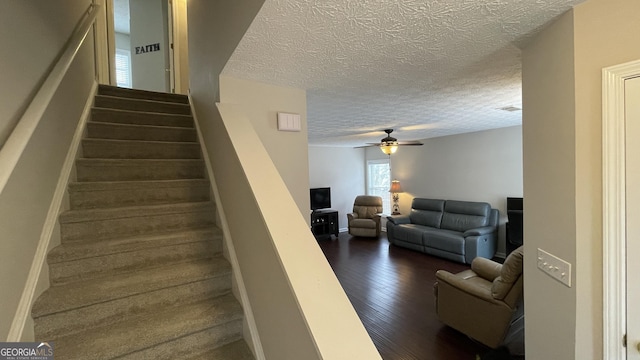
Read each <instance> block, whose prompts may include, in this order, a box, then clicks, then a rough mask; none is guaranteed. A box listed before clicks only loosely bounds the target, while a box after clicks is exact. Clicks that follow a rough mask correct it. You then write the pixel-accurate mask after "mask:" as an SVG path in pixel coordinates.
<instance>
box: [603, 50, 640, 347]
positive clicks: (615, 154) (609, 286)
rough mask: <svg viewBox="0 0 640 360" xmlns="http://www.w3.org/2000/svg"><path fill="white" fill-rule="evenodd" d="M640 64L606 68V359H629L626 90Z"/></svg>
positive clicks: (635, 62) (604, 194) (604, 344)
mask: <svg viewBox="0 0 640 360" xmlns="http://www.w3.org/2000/svg"><path fill="white" fill-rule="evenodd" d="M638 76H640V60H638V61H632V62H628V63H624V64H620V65H615V66H611V67H607V68H604V69H602V255H603V259H602V260H603V262H602V265H603V274H602V276H603V306H602V308H603V309H602V310H603V314H602V316H603V317H602V320H603V322H602V324H603V326H602V336H603V339H602V340H603V341H602V350H603V359H605V360H608V359H610V360H614V359H616V360H617V359H626V357H627V355H626V348H625V347H624V346H623V342H622V341H623V340H622V339H623V337H624V335H625V334H626V332H627V324H626V321H627V310H626V285H627V278H626V273H627V270H626V266H627V265H626V191H625V186H626V179H625V166H626V165H625V164H626V158H625V145H626V144H625V97H624V96H625V88H624V86H625V85H624V84H625V81H626V80H627V79H631V78H634V77H638Z"/></svg>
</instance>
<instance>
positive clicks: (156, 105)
mask: <svg viewBox="0 0 640 360" xmlns="http://www.w3.org/2000/svg"><path fill="white" fill-rule="evenodd" d="M93 104H94V106H95V107H101V108H110V109H121V110H132V111H142V112H151V113H162V114H181V115H190V114H191V107H190V106H189V104H180V103H174V102H165V101H155V100H146V99H129V98H123V97H117V96H107V95H96V97H95V100H94V103H93Z"/></svg>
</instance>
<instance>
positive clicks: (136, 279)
mask: <svg viewBox="0 0 640 360" xmlns="http://www.w3.org/2000/svg"><path fill="white" fill-rule="evenodd" d="M230 271H231V265H229V262H228V261H227V260H225V259H224V258H223V257H222V256H215V257H212V258H207V259H198V260H193V261H187V262H182V263H177V264H169V265H166V266H158V267H148V268H144V269H139V270H137V271H131V272H114V273H117V275H119V276H114V275H116V274H105V275H104V276H103V277H101V278H96V279H91V280H86V281H77V282H73V283H68V284H63V285H58V286H52V287H50V288H48V289H47V290H45V291H44V293H42V295H41V296H40V297H39V298H38V299H37V300H36V301H35V303H34V305H33V308H32V310H31V314H32V316H33V317H34V319H35V318H38V317H40V316H45V315H50V314H55V313H59V312H63V311H69V310H72V309H77V308H83V307H87V306H90V305H94V304H100V303H106V302H108V301H113V300H116V299H121V298H127V297H131V296H134V295H137V294H143V293H148V292H152V291H156V290H159V289H164V288H171V287H174V286H178V285H181V284H185V283H192V282H195V281H201V280H205V279H213V278H216V277H221V276H226V275H228V274H230Z"/></svg>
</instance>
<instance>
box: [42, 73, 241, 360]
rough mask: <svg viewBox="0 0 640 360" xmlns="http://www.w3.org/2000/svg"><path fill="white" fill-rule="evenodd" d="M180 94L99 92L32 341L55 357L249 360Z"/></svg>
mask: <svg viewBox="0 0 640 360" xmlns="http://www.w3.org/2000/svg"><path fill="white" fill-rule="evenodd" d="M190 114H191V111H190V107H189V103H188V99H187V97H185V96H182V95H175V94H163V93H154V92H148V91H140V90H130V89H120V88H115V87H110V86H102V85H101V86H100V87H99V90H98V95H96V98H95V102H94V108H93V109H92V115H91V119H90V121H89V122H88V123H87V132H86V138H84V139H83V140H82V150H81V151H82V157H81V158H80V159H78V160H77V161H76V178H77V181H76V182H72V183H70V184H69V188H68V193H69V200H70V210H69V211H66V212H64V213H62V214H61V215H60V219H59V220H60V231H61V245H60V246H58V247H56V248H54V249H53V250H52V251H51V252H50V253H49V254H48V258H47V261H48V264H49V276H50V283H51V287H50V288H49V289H47V290H46V291H45V292H44V293H43V294H42V295H41V296H40V297H39V298H38V299H37V300H36V302H35V303H34V305H33V308H32V316H33V318H34V326H35V338H36V340H38V341H53V342H54V343H55V344H54V350H55V357H56V359H116V358H117V359H234V360H235V359H253V356H252V355H251V352H250V351H249V349H248V347H247V345H246V344H245V342H244V340H243V339H242V322H243V313H242V308H241V307H240V304H239V303H238V302H237V301H236V299H235V298H234V297H233V295H232V294H231V266H230V265H229V263H228V262H227V261H226V260H225V259H224V258H223V256H222V235H221V232H220V230H219V229H218V228H217V227H216V226H215V224H214V219H215V215H216V213H215V211H216V207H215V204H214V202H213V201H211V197H210V190H209V189H210V185H209V181H208V180H207V179H206V176H205V164H204V162H203V160H202V156H201V150H200V145H199V144H198V137H197V134H196V130H195V128H194V123H193V118H192V117H191V115H190Z"/></svg>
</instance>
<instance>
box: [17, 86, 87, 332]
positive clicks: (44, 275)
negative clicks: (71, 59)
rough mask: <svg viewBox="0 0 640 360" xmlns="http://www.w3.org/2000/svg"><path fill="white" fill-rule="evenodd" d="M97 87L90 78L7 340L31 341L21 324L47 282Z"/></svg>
mask: <svg viewBox="0 0 640 360" xmlns="http://www.w3.org/2000/svg"><path fill="white" fill-rule="evenodd" d="M97 89H98V83H97V82H95V81H94V83H93V86H92V88H91V91H90V93H89V97H88V98H87V101H86V103H85V106H84V109H83V111H82V115H81V116H80V121H79V122H78V126H77V127H76V131H75V133H74V135H73V139H72V140H71V145H70V146H69V150H68V151H67V157H66V158H65V160H64V163H63V165H62V171H60V177H59V178H58V183H57V185H56V189H55V191H54V193H53V199H52V200H51V204H50V205H49V211H48V212H47V217H46V219H45V222H44V225H43V227H42V232H41V233H40V240H39V241H38V246H37V247H36V252H35V255H34V257H33V262H32V263H31V269H29V275H28V276H27V281H26V283H25V286H24V289H23V291H22V296H21V297H20V302H19V303H18V308H17V310H16V314H15V315H14V317H13V321H12V322H11V327H10V328H9V335H8V336H7V341H8V342H16V341H23V340H33V339H23V335H24V329H25V325H26V324H27V322H28V321H29V320H30V319H31V307H32V305H33V301H34V299H35V298H36V296H38V295H39V294H37V289H44V288H47V287H48V285H49V278H48V274H49V270H48V266H46V258H47V253H48V252H49V249H50V247H52V246H53V245H57V244H52V242H51V238H52V236H53V234H54V229H55V228H56V224H57V222H58V215H59V214H60V209H61V206H62V200H63V199H64V196H65V194H66V190H67V186H68V184H69V177H70V175H71V170H72V169H73V165H74V164H75V160H76V154H77V153H78V147H79V146H80V141H81V140H82V135H83V133H84V128H85V124H86V122H87V119H88V118H89V115H90V114H91V106H92V105H93V98H94V97H95V95H96V92H97ZM45 267H46V268H45Z"/></svg>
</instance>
